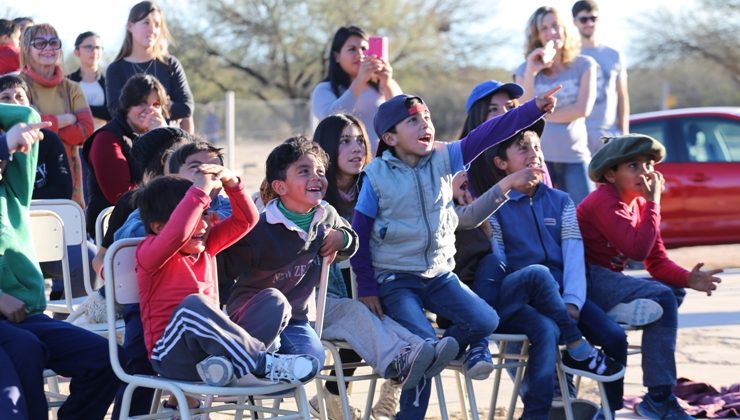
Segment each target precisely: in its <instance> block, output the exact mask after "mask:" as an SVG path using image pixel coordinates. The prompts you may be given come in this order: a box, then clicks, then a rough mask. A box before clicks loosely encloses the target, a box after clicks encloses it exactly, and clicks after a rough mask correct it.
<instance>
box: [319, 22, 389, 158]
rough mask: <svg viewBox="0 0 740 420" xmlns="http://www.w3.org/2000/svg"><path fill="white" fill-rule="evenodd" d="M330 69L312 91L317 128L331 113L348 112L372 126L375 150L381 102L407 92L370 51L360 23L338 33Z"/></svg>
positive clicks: (329, 58) (371, 139) (372, 140)
mask: <svg viewBox="0 0 740 420" xmlns="http://www.w3.org/2000/svg"><path fill="white" fill-rule="evenodd" d="M328 60H329V66H328V68H329V72H328V74H327V76H326V78H325V79H324V80H323V81H321V82H320V83H319V84H318V85H316V87H315V88H314V90H313V93H312V94H311V120H312V126H313V127H316V125H317V124H318V122H319V121H321V120H323V119H324V118H326V117H327V116H329V115H332V114H338V113H347V114H351V115H354V116H355V117H357V118H359V119H360V120H361V121H362V122H363V123H364V124H365V126H366V127H367V128H368V136H369V137H370V143H371V145H372V153H373V154H375V150H376V149H377V147H378V135H377V134H376V133H375V131H374V130H373V128H372V127H373V118H374V117H375V112H376V111H377V110H378V107H379V106H380V104H382V103H383V102H385V101H386V100H388V99H390V98H392V97H394V96H396V95H399V94H401V93H403V92H402V91H401V88H400V86H398V83H396V81H395V80H394V79H393V69H392V68H391V65H390V63H388V62H387V61H384V60H383V59H382V58H380V57H377V56H375V55H369V54H368V36H367V34H366V33H365V31H363V30H362V29H360V28H358V27H356V26H343V27H341V28H339V29H338V30H337V32H336V33H335V34H334V39H333V40H332V43H331V50H330V51H329V57H328Z"/></svg>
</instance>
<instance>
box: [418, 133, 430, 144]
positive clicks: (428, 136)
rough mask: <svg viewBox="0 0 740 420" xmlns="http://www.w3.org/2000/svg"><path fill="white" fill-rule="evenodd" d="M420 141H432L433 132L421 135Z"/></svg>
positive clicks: (425, 142) (426, 142)
mask: <svg viewBox="0 0 740 420" xmlns="http://www.w3.org/2000/svg"><path fill="white" fill-rule="evenodd" d="M419 142H420V143H424V144H429V143H431V142H432V135H431V134H426V135H424V136H422V137H419Z"/></svg>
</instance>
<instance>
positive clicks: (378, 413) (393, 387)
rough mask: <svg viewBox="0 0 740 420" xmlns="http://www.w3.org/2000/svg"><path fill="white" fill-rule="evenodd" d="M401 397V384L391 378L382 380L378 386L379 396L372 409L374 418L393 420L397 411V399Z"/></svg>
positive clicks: (377, 419) (376, 419)
mask: <svg viewBox="0 0 740 420" xmlns="http://www.w3.org/2000/svg"><path fill="white" fill-rule="evenodd" d="M400 398H401V385H399V384H394V383H393V381H391V380H386V381H383V384H382V385H381V386H380V397H379V398H378V402H376V403H375V405H374V406H373V410H372V416H373V418H374V419H375V420H393V418H395V417H396V412H397V411H398V400H399V399H400Z"/></svg>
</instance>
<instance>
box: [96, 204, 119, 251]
mask: <svg viewBox="0 0 740 420" xmlns="http://www.w3.org/2000/svg"><path fill="white" fill-rule="evenodd" d="M113 208H114V206H110V207H106V208H104V209H103V211H101V212H100V213H99V214H98V217H97V218H96V219H95V246H97V247H98V248H100V246H101V245H102V244H103V237H104V236H105V232H107V231H108V221H110V215H111V213H113Z"/></svg>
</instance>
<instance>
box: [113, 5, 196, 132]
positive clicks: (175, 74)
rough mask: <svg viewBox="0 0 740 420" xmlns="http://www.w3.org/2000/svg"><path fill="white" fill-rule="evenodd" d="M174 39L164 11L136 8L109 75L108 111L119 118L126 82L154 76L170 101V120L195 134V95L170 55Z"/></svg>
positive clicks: (129, 16) (148, 6) (181, 68)
mask: <svg viewBox="0 0 740 420" xmlns="http://www.w3.org/2000/svg"><path fill="white" fill-rule="evenodd" d="M171 42H172V37H171V36H170V33H169V31H168V30H167V23H166V22H165V19H164V14H163V13H162V9H161V8H160V7H159V5H157V4H156V3H154V2H152V1H142V2H140V3H137V4H135V5H134V6H133V7H132V8H131V11H130V12H129V15H128V22H127V24H126V38H125V39H124V41H123V45H122V46H121V51H120V52H119V53H118V56H117V57H116V59H115V61H114V62H112V63H111V64H110V65H109V66H108V70H107V71H106V78H107V80H106V87H107V95H108V111H110V113H111V115H115V114H116V109H117V108H118V105H119V104H118V98H119V96H120V95H121V89H123V86H124V85H125V84H126V81H127V80H128V79H129V78H130V77H131V76H133V75H135V74H140V73H144V74H151V75H152V76H154V77H156V78H157V79H158V80H159V81H160V82H161V83H162V85H163V86H164V88H165V89H166V90H167V95H169V97H170V101H171V102H170V109H169V113H170V117H169V118H170V120H172V121H176V122H177V123H179V125H180V128H182V129H183V130H185V131H188V132H190V133H192V132H193V130H194V127H193V105H194V103H193V94H192V92H191V91H190V86H189V85H188V79H187V78H186V77H185V70H184V69H183V67H182V64H180V62H179V61H178V60H177V58H175V56H173V55H172V54H170V53H169V52H168V51H167V45H168V44H169V43H171Z"/></svg>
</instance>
